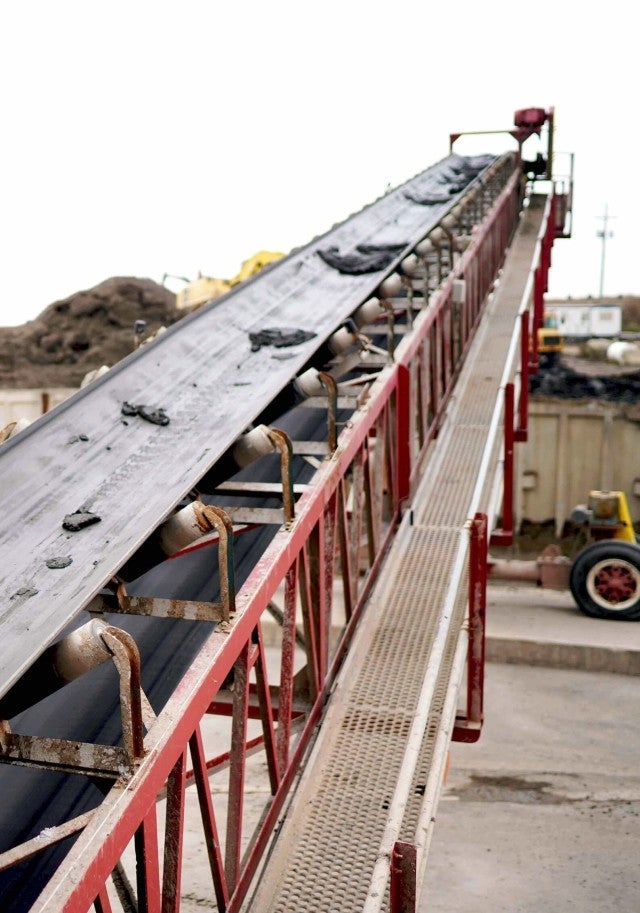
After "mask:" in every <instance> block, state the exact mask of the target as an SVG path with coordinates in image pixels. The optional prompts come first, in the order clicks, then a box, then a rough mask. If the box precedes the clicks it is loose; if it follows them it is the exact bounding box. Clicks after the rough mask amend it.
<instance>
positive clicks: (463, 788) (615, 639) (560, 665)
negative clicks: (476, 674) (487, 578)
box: [418, 584, 640, 913]
mask: <svg viewBox="0 0 640 913" xmlns="http://www.w3.org/2000/svg"><path fill="white" fill-rule="evenodd" d="M487 614H488V632H487V633H488V641H487V654H488V656H489V657H490V659H491V661H490V662H489V663H488V665H487V672H486V695H485V725H484V729H483V733H482V736H481V739H480V741H479V742H478V743H477V744H476V745H459V744H454V745H453V746H452V750H451V768H450V772H449V777H448V781H447V785H446V787H445V789H444V792H443V796H442V799H441V802H440V805H439V808H438V813H437V820H436V825H435V832H434V837H433V842H432V845H431V853H430V857H429V863H428V866H427V876H426V880H425V882H424V885H423V890H422V895H421V900H420V904H419V907H418V910H419V913H427V911H428V913H453V911H456V913H458V911H460V910H464V911H465V913H480V911H482V913H485V911H487V910H489V909H490V910H491V911H492V913H547V911H553V913H564V911H574V910H575V911H580V913H592V911H593V913H595V911H598V913H607V911H616V913H623V911H624V913H626V911H631V910H637V909H638V907H639V905H640V900H639V898H640V892H639V880H640V878H639V875H638V848H639V847H640V768H639V765H638V759H639V758H640V725H638V720H640V710H639V708H640V674H639V672H640V666H639V665H638V661H639V659H640V624H638V623H633V622H604V621H598V620H594V619H588V618H585V617H584V616H582V615H580V614H579V613H578V612H577V611H576V609H575V607H574V605H573V603H572V600H571V597H570V595H569V594H568V593H566V592H553V591H549V590H540V589H537V588H535V587H530V586H523V585H521V584H520V585H518V586H517V587H515V586H510V585H505V584H501V585H497V586H495V585H494V586H492V587H491V588H490V591H489V605H488V613H487ZM609 670H615V671H609Z"/></svg>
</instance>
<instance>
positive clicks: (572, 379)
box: [529, 363, 640, 403]
mask: <svg viewBox="0 0 640 913" xmlns="http://www.w3.org/2000/svg"><path fill="white" fill-rule="evenodd" d="M529 389H530V391H531V393H532V394H537V395H539V396H555V397H559V398H560V399H604V400H609V401H614V402H621V403H637V402H638V401H639V400H640V372H637V371H636V372H634V373H633V374H618V375H617V376H612V375H609V374H602V375H599V376H598V375H593V376H591V375H587V374H582V373H580V372H578V371H575V370H574V369H573V368H570V367H567V366H566V365H563V364H562V363H559V364H556V365H553V366H551V367H549V368H545V369H542V370H540V371H539V372H538V374H532V375H531V378H530V382H529Z"/></svg>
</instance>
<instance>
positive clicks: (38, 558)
mask: <svg viewBox="0 0 640 913" xmlns="http://www.w3.org/2000/svg"><path fill="white" fill-rule="evenodd" d="M456 160H458V157H456V156H450V157H449V158H447V159H445V160H443V162H441V163H439V164H438V165H436V166H434V167H432V168H430V169H428V170H427V171H425V172H423V173H422V174H420V175H418V176H417V177H415V178H414V179H412V180H411V181H409V182H407V184H405V185H404V186H403V187H400V188H398V189H397V190H395V191H392V192H391V193H389V194H388V195H386V196H385V197H383V198H381V199H380V200H378V201H377V202H376V203H374V204H372V205H371V206H369V207H367V208H366V209H364V210H363V211H362V212H360V213H357V214H356V215H354V216H352V217H351V218H349V219H348V220H347V221H346V222H344V223H343V224H341V225H339V226H337V227H336V228H335V229H333V230H332V231H331V232H329V233H328V234H327V235H325V236H324V237H322V238H320V239H317V240H316V241H314V242H312V243H311V244H310V245H308V246H307V247H305V248H303V249H301V250H299V251H297V252H294V253H292V254H291V255H290V256H289V257H287V258H286V259H285V260H283V261H281V262H280V263H278V264H276V265H275V266H273V267H272V268H271V269H269V270H268V271H267V272H266V273H265V274H264V275H261V276H259V277H257V279H255V280H253V281H251V282H249V283H247V284H246V285H242V286H240V287H238V289H237V290H234V291H233V292H231V293H230V294H229V295H227V296H225V298H224V299H222V300H221V301H220V302H217V303H215V304H214V305H212V306H209V307H208V308H205V309H203V310H202V311H199V312H197V313H196V314H193V315H191V316H190V317H187V318H185V319H184V320H183V321H180V323H179V324H176V325H175V326H173V327H171V328H170V329H169V330H168V331H167V332H166V333H165V334H164V335H162V336H161V337H159V338H158V339H157V340H156V341H154V342H153V343H151V344H149V345H148V346H145V347H144V348H142V349H140V350H139V351H138V352H136V353H134V354H132V355H131V356H129V357H128V358H127V359H125V360H124V361H123V362H121V363H120V364H118V365H116V366H115V367H114V368H112V369H111V371H109V372H108V373H107V374H106V375H105V376H103V377H102V378H101V379H99V380H98V381H96V382H95V383H94V384H92V385H90V386H89V387H87V388H85V389H84V390H82V391H79V392H78V393H77V394H76V395H74V396H73V397H71V398H70V399H69V400H67V401H66V402H64V403H63V404H62V405H61V406H59V407H58V408H56V409H55V410H53V412H51V413H50V414H48V415H46V416H43V417H42V418H41V419H40V420H39V421H37V422H36V423H34V425H32V426H31V427H30V428H28V429H27V430H26V431H25V432H24V433H22V434H21V435H19V436H17V437H16V438H15V439H13V440H11V441H9V442H8V443H6V444H5V445H3V447H2V449H1V450H0V478H1V479H2V503H3V523H2V527H1V529H0V554H1V555H2V579H1V582H0V633H1V638H0V642H1V643H2V650H1V652H0V695H2V694H4V693H5V692H6V691H7V690H8V689H9V688H10V687H11V685H12V684H13V683H15V681H16V680H17V679H18V678H19V677H20V675H21V674H22V673H23V672H24V671H25V669H26V668H28V667H29V665H30V664H31V663H32V662H33V661H34V659H35V658H36V657H37V656H38V655H40V653H41V652H42V651H43V650H44V649H45V648H46V646H48V645H49V644H50V643H52V642H53V641H54V640H56V639H57V637H58V636H59V635H60V634H61V632H62V631H63V630H64V629H65V627H66V625H67V624H68V623H69V622H70V621H71V620H72V619H73V618H74V617H75V616H76V615H77V614H78V612H79V611H80V610H81V609H82V608H83V607H84V606H85V605H86V604H87V603H88V602H89V600H90V599H91V598H92V597H93V596H94V595H95V594H96V593H97V592H98V591H99V590H100V588H101V587H102V586H103V585H104V584H105V583H106V582H107V581H108V580H109V579H110V578H111V577H112V576H113V575H114V574H115V573H116V572H117V571H118V569H119V568H120V567H121V566H122V564H123V563H124V562H125V561H126V559H127V558H128V557H129V556H130V555H131V554H132V553H133V552H134V551H135V550H136V549H137V548H138V546H139V545H140V544H141V542H143V541H144V540H145V538H146V537H147V536H148V535H149V533H150V532H151V531H152V530H153V529H154V528H155V527H156V526H157V525H158V524H159V523H160V522H161V521H162V520H163V519H164V518H165V517H166V516H167V515H168V514H169V513H170V512H171V510H172V509H173V508H174V507H175V505H176V504H177V503H178V502H179V501H180V499H181V498H182V497H184V495H185V494H186V493H187V492H189V491H190V490H191V489H192V488H193V486H194V485H195V484H196V483H197V481H198V479H200V478H201V477H202V475H203V474H204V473H205V472H206V471H207V470H208V469H209V468H210V467H211V466H212V465H214V464H215V463H216V461H217V460H218V459H219V458H220V456H221V455H222V454H223V453H224V452H225V451H226V450H227V449H228V448H229V446H230V445H231V444H232V443H233V441H234V440H235V439H236V438H237V437H238V435H239V434H240V433H242V431H243V430H244V429H245V428H246V427H247V426H249V425H250V423H251V422H252V421H253V420H254V419H255V418H256V416H258V415H259V414H260V412H261V411H262V410H263V409H264V408H265V406H266V405H267V404H268V403H269V402H270V401H271V400H272V399H273V397H274V396H275V395H276V394H277V393H278V392H279V391H280V390H281V389H282V388H283V387H284V386H285V385H286V384H287V383H288V382H289V381H290V380H291V379H292V378H293V377H294V376H295V374H296V373H297V372H298V371H299V370H300V369H301V368H302V367H304V366H305V365H306V364H307V363H308V362H309V360H310V359H311V358H312V356H313V354H314V352H315V351H316V349H317V348H318V347H319V345H320V344H321V343H322V342H323V341H324V340H325V339H326V338H327V337H328V336H329V335H330V334H331V333H332V332H333V331H334V330H335V329H336V328H337V327H338V326H339V325H340V324H341V323H342V322H343V321H344V320H345V318H347V317H348V316H349V315H350V314H351V313H352V312H353V310H354V309H355V308H356V307H357V306H358V305H359V304H360V303H361V302H362V301H364V300H365V299H366V298H367V297H368V296H369V295H370V294H372V292H373V291H374V290H375V288H376V287H377V285H378V284H379V282H380V281H381V280H382V278H384V275H385V274H386V273H387V272H389V270H390V269H392V268H393V266H394V264H395V263H396V262H397V261H398V260H399V259H400V258H401V257H402V256H403V253H404V251H406V250H409V249H410V248H411V247H412V246H413V245H414V244H415V243H416V242H417V241H418V240H419V239H420V238H422V237H423V236H424V235H425V234H426V233H427V232H428V231H429V230H430V229H431V228H432V227H433V226H434V225H435V224H436V223H437V222H438V220H439V219H440V218H441V217H442V215H443V213H444V212H446V211H447V210H448V209H449V208H450V207H451V205H453V204H454V203H455V202H456V199H457V198H458V196H459V194H460V192H462V191H461V190H456V192H455V193H453V194H452V195H451V197H450V200H451V202H450V203H447V202H439V203H437V204H435V205H431V206H425V205H420V204H418V203H415V202H412V201H411V200H410V199H409V198H408V196H407V195H406V193H407V192H408V191H411V192H412V193H414V195H418V196H420V195H424V194H425V193H429V192H431V191H434V192H435V191H437V192H438V193H439V194H440V196H441V197H442V194H443V189H446V187H447V182H449V183H452V182H453V184H455V181H454V178H455V175H453V174H452V172H451V170H450V166H451V165H452V163H455V161H456ZM453 184H452V186H453ZM363 243H367V244H374V245H386V244H397V245H400V246H402V247H401V250H400V253H399V254H398V256H397V257H396V258H395V259H394V260H393V262H392V263H390V265H389V268H388V269H387V270H385V271H379V272H376V273H370V274H366V275H344V274H342V273H340V272H338V271H337V270H335V269H333V268H332V267H330V266H328V265H327V264H326V263H325V262H324V261H323V260H322V259H321V258H320V257H319V256H318V255H317V253H318V251H319V249H320V248H326V247H328V246H333V247H337V248H338V250H339V251H340V252H341V253H349V252H350V251H352V250H353V249H354V248H355V247H356V246H357V245H358V244H363ZM273 326H278V327H297V328H301V329H304V330H307V331H310V332H313V333H315V334H316V336H315V337H314V338H313V339H311V340H310V341H308V342H306V343H303V344H300V345H297V346H295V347H294V348H292V349H288V350H286V355H287V357H286V358H281V357H279V354H278V353H277V352H274V350H273V349H271V348H270V347H266V346H265V347H262V348H261V349H259V350H258V351H255V352H254V351H251V348H250V343H249V335H248V334H249V332H251V331H254V330H258V329H262V328H265V327H273ZM124 401H127V402H130V403H135V404H140V403H143V404H145V405H147V406H149V407H152V408H163V409H165V410H166V413H167V415H168V416H169V419H170V423H169V424H168V425H166V426H163V427H162V426H158V425H153V424H150V423H147V422H145V421H143V420H142V419H140V418H139V417H125V416H123V415H122V414H121V405H122V403H123V402H124ZM79 508H85V509H88V510H90V511H92V512H93V513H95V514H97V515H98V516H99V517H100V518H101V522H99V523H96V524H95V525H93V526H91V527H88V528H86V529H84V530H82V531H80V532H68V531H66V530H63V528H62V521H63V518H64V517H65V516H66V515H67V514H70V513H73V512H74V511H76V510H78V509H79ZM54 558H64V559H68V558H70V559H71V563H70V564H68V565H67V566H66V567H61V568H57V569H50V568H49V567H47V564H46V562H47V561H48V560H49V559H54Z"/></svg>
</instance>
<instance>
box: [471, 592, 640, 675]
mask: <svg viewBox="0 0 640 913" xmlns="http://www.w3.org/2000/svg"><path fill="white" fill-rule="evenodd" d="M486 650H487V653H486V655H487V660H488V661H490V662H502V663H505V662H506V663H526V664H528V665H536V666H550V667H554V668H565V669H585V670H587V671H592V672H616V673H621V674H625V675H640V624H639V623H638V622H634V621H625V620H619V621H618V620H614V621H605V620H603V619H599V618H588V617H587V616H586V615H583V614H582V613H581V612H580V611H579V610H578V609H577V607H576V605H575V602H574V601H573V597H572V596H571V593H570V592H569V591H568V590H550V589H543V588H542V587H537V586H535V585H533V584H525V583H505V582H496V583H492V584H491V585H490V586H489V589H488V592H487V645H486Z"/></svg>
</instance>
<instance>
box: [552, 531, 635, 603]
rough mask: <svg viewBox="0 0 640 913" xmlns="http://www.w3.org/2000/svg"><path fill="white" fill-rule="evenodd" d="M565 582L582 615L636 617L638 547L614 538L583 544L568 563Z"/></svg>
mask: <svg viewBox="0 0 640 913" xmlns="http://www.w3.org/2000/svg"><path fill="white" fill-rule="evenodd" d="M569 586H570V588H571V593H572V594H573V598H574V599H575V601H576V603H577V606H578V608H579V609H580V611H581V612H584V614H585V615H589V616H591V617H592V618H609V619H612V618H615V619H620V620H626V621H640V547H638V546H637V545H634V544H633V543H632V542H620V541H616V540H614V539H608V540H607V541H605V542H594V543H593V544H592V545H587V547H586V548H584V549H583V550H582V551H581V552H580V554H579V555H578V556H577V558H576V559H575V561H574V562H573V565H572V566H571V573H570V576H569Z"/></svg>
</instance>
